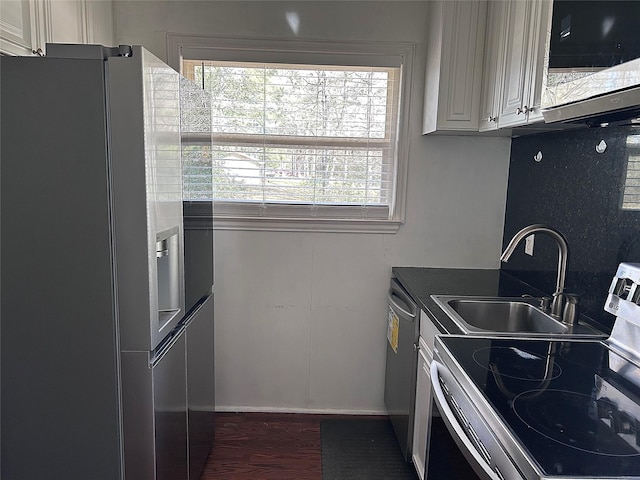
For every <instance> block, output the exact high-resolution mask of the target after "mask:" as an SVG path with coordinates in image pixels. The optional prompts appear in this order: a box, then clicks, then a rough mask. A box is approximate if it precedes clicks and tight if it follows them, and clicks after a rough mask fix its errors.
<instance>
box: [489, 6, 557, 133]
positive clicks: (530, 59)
mask: <svg viewBox="0 0 640 480" xmlns="http://www.w3.org/2000/svg"><path fill="white" fill-rule="evenodd" d="M498 3H503V2H498ZM497 8H498V9H504V11H502V12H501V16H502V18H503V28H504V41H503V42H502V44H503V46H504V55H503V59H502V74H503V78H502V82H501V83H502V86H501V93H500V101H499V102H500V103H499V109H498V118H497V125H498V127H500V128H503V127H513V126H518V125H526V124H530V123H535V122H538V121H541V120H542V113H541V112H540V98H541V95H542V78H543V69H544V55H545V51H546V41H547V32H548V30H549V29H550V20H551V8H552V2H551V0H512V1H509V2H504V3H503V5H501V6H498V7H497ZM499 71H500V70H499Z"/></svg>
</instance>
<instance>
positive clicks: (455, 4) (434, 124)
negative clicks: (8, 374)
mask: <svg viewBox="0 0 640 480" xmlns="http://www.w3.org/2000/svg"><path fill="white" fill-rule="evenodd" d="M486 7H487V4H486V2H485V1H468V0H467V1H461V0H455V1H451V0H448V1H434V2H432V3H431V6H430V10H429V22H428V26H427V28H428V46H427V69H426V80H425V81H426V85H425V97H424V113H423V115H424V116H423V133H431V132H436V131H438V132H443V131H444V132H446V131H456V132H460V131H468V132H477V131H478V120H479V112H480V97H481V93H482V92H481V87H482V67H483V65H482V64H483V53H484V36H485V26H486V14H487V9H486Z"/></svg>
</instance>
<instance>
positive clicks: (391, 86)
mask: <svg viewBox="0 0 640 480" xmlns="http://www.w3.org/2000/svg"><path fill="white" fill-rule="evenodd" d="M182 69H183V74H185V75H186V76H187V77H188V78H191V79H193V80H194V81H195V82H197V83H198V84H200V85H202V86H203V87H204V89H205V91H207V92H209V93H210V95H211V110H210V113H211V114H210V117H209V118H210V122H211V132H212V133H211V136H212V139H213V142H212V144H210V143H209V142H208V139H209V133H207V132H206V131H204V129H202V128H200V127H198V125H202V121H201V120H200V118H201V117H202V116H205V115H204V114H202V115H200V116H199V115H198V114H197V112H196V113H194V112H192V114H193V118H192V120H191V122H186V125H187V128H185V123H184V122H183V158H184V165H185V167H184V177H185V188H184V191H185V196H186V197H187V199H189V200H197V199H204V198H207V196H209V197H210V196H211V191H212V189H213V196H214V198H215V200H216V215H238V214H242V215H249V216H280V217H294V218H295V217H309V216H311V217H325V216H326V217H332V218H370V219H388V218H389V217H390V215H391V212H392V208H393V198H394V185H395V175H396V157H397V143H398V141H397V130H398V109H399V108H398V106H399V91H400V88H399V86H400V75H401V69H400V68H399V67H380V66H361V65H356V66H345V65H339V66H335V65H317V64H314V65H310V64H304V65H301V64H282V63H258V62H234V61H211V60H206V61H202V60H184V61H183V67H182ZM196 110H197V109H196ZM190 125H191V126H190ZM202 158H207V159H210V160H211V163H210V164H209V163H207V162H204V163H203V162H200V163H199V162H198V159H202ZM209 165H211V167H209ZM240 210H241V212H240Z"/></svg>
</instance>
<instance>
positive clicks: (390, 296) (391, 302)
mask: <svg viewBox="0 0 640 480" xmlns="http://www.w3.org/2000/svg"><path fill="white" fill-rule="evenodd" d="M396 299H397V300H396ZM387 300H388V301H389V305H390V306H391V308H393V309H394V310H395V311H397V312H400V313H401V314H402V315H403V316H404V317H405V318H407V320H409V321H411V322H413V320H414V319H415V318H416V314H415V313H412V312H410V311H409V310H408V309H407V308H406V306H405V305H400V303H399V302H398V300H400V298H398V297H396V296H395V295H393V294H391V293H388V294H387ZM401 301H402V300H400V302H401ZM415 308H416V309H417V308H418V306H417V305H416V307H415Z"/></svg>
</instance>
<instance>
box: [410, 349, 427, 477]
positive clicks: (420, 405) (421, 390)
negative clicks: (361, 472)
mask: <svg viewBox="0 0 640 480" xmlns="http://www.w3.org/2000/svg"><path fill="white" fill-rule="evenodd" d="M428 353H429V352H428V351H427V349H426V345H425V344H423V341H422V339H421V341H420V355H419V356H418V376H417V383H416V412H415V416H414V423H413V454H412V455H413V465H414V467H415V469H416V472H417V473H418V476H419V477H420V480H424V478H426V466H427V460H428V458H429V457H428V452H429V437H430V431H431V428H430V424H431V375H430V373H429V367H430V366H431V360H430V359H429V358H428Z"/></svg>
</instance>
